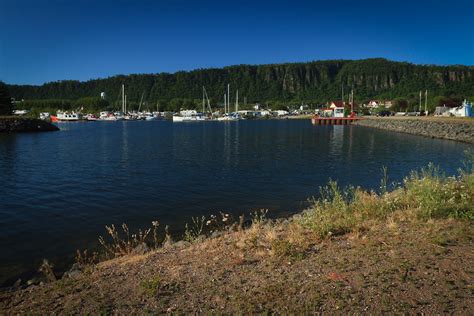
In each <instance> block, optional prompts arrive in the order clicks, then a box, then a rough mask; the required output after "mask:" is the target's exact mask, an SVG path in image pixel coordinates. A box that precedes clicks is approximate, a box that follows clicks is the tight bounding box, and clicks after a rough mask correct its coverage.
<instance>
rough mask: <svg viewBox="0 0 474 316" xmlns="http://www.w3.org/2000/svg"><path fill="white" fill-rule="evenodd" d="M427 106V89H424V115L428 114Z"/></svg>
mask: <svg viewBox="0 0 474 316" xmlns="http://www.w3.org/2000/svg"><path fill="white" fill-rule="evenodd" d="M427 107H428V90H425V115H426V116H428V111H427Z"/></svg>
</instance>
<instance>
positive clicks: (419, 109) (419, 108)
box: [418, 90, 421, 112]
mask: <svg viewBox="0 0 474 316" xmlns="http://www.w3.org/2000/svg"><path fill="white" fill-rule="evenodd" d="M418 111H419V112H421V90H420V106H419V107H418Z"/></svg>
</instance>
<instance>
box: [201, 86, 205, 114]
mask: <svg viewBox="0 0 474 316" xmlns="http://www.w3.org/2000/svg"><path fill="white" fill-rule="evenodd" d="M204 107H205V103H204V86H202V113H204Z"/></svg>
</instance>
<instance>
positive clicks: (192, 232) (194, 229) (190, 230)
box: [183, 216, 206, 242]
mask: <svg viewBox="0 0 474 316" xmlns="http://www.w3.org/2000/svg"><path fill="white" fill-rule="evenodd" d="M191 219H192V222H193V224H192V226H191V227H190V226H189V225H188V223H186V225H185V226H184V237H183V239H184V240H185V241H188V242H194V241H196V239H197V238H198V237H199V236H201V235H202V232H203V230H204V225H205V223H206V217H205V216H202V217H191Z"/></svg>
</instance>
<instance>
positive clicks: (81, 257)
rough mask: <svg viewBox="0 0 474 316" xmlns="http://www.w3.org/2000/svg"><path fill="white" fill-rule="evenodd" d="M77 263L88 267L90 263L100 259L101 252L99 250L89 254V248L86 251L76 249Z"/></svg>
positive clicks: (92, 263)
mask: <svg viewBox="0 0 474 316" xmlns="http://www.w3.org/2000/svg"><path fill="white" fill-rule="evenodd" d="M75 259H76V263H77V264H79V265H80V266H83V267H86V266H90V265H94V264H96V263H97V262H98V261H99V254H98V253H97V252H95V251H94V252H92V254H89V253H88V251H87V249H85V250H84V251H82V252H81V251H80V250H79V249H78V250H76V258H75Z"/></svg>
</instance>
